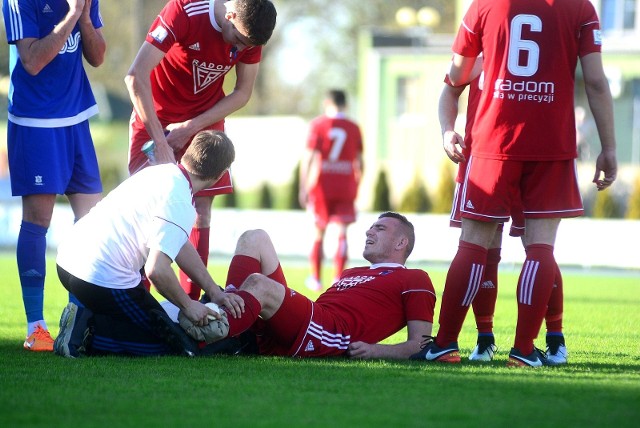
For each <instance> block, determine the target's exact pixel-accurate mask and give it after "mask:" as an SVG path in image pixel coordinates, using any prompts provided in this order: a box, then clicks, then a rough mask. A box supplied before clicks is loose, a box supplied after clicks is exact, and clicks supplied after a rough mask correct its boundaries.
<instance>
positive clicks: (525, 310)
mask: <svg viewBox="0 0 640 428" xmlns="http://www.w3.org/2000/svg"><path fill="white" fill-rule="evenodd" d="M559 224H560V219H554V218H549V219H527V221H526V231H525V242H527V243H528V244H527V247H526V255H527V257H526V259H525V262H524V264H523V267H522V271H521V272H520V278H519V279H518V287H517V290H516V293H517V301H518V322H517V326H516V337H515V341H514V345H513V349H512V353H513V351H514V350H516V351H517V353H516V354H515V355H516V356H517V355H518V354H519V355H522V356H528V355H531V354H532V353H533V352H534V351H535V349H534V345H533V341H534V339H535V338H536V337H537V335H538V333H539V331H540V327H541V325H542V321H543V319H544V317H545V314H546V312H547V305H548V303H549V298H550V296H551V291H552V289H553V284H554V278H555V276H556V271H557V269H558V268H557V263H556V261H555V258H554V256H553V245H554V243H555V237H556V232H557V229H558V226H559ZM510 356H511V354H510ZM510 361H511V362H513V363H514V364H516V365H521V364H519V363H518V361H522V360H521V359H518V358H515V359H514V358H510ZM543 363H544V362H543Z"/></svg>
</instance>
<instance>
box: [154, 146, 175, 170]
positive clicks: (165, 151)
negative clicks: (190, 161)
mask: <svg viewBox="0 0 640 428" xmlns="http://www.w3.org/2000/svg"><path fill="white" fill-rule="evenodd" d="M154 154H155V157H156V163H155V164H154V165H159V164H162V163H176V156H175V154H174V153H173V149H172V148H171V147H169V145H168V144H167V143H166V142H160V141H156V148H155V151H154Z"/></svg>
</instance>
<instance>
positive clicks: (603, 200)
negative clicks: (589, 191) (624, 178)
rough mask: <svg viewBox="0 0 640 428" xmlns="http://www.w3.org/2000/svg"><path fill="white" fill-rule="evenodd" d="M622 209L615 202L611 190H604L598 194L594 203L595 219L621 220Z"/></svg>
mask: <svg viewBox="0 0 640 428" xmlns="http://www.w3.org/2000/svg"><path fill="white" fill-rule="evenodd" d="M621 211H622V209H621V208H620V205H619V204H618V202H617V201H616V200H615V198H614V196H613V193H612V192H611V189H607V190H603V191H600V192H598V193H596V197H595V201H594V203H593V217H594V218H621V217H622V212H621Z"/></svg>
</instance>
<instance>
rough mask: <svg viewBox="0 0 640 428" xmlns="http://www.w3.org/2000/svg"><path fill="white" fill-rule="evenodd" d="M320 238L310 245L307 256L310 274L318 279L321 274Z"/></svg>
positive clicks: (322, 255)
mask: <svg viewBox="0 0 640 428" xmlns="http://www.w3.org/2000/svg"><path fill="white" fill-rule="evenodd" d="M323 258H324V254H322V239H316V240H315V241H314V242H313V247H311V255H310V257H309V259H310V261H311V276H312V277H314V278H315V279H317V280H318V281H320V279H321V274H322V259H323Z"/></svg>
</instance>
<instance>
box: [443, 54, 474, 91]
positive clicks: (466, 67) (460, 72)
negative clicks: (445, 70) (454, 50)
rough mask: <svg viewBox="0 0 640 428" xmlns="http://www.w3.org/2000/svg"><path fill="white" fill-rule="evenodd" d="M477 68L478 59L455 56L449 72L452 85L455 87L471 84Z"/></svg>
mask: <svg viewBox="0 0 640 428" xmlns="http://www.w3.org/2000/svg"><path fill="white" fill-rule="evenodd" d="M475 68H476V57H467V56H462V55H458V54H453V60H452V61H451V69H450V70H449V79H450V80H451V84H452V85H453V86H460V85H466V84H467V83H469V82H471V81H472V80H473V77H474V69H475Z"/></svg>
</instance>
